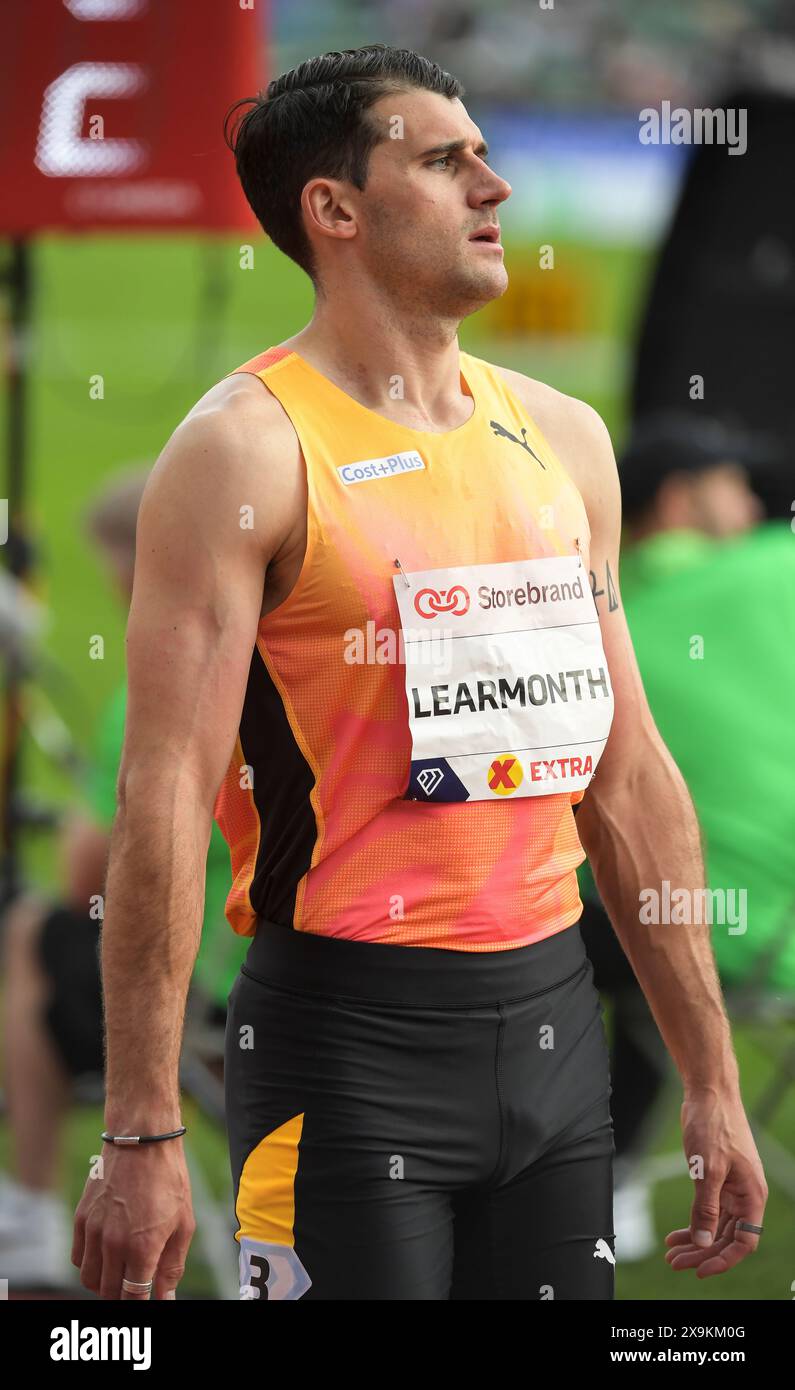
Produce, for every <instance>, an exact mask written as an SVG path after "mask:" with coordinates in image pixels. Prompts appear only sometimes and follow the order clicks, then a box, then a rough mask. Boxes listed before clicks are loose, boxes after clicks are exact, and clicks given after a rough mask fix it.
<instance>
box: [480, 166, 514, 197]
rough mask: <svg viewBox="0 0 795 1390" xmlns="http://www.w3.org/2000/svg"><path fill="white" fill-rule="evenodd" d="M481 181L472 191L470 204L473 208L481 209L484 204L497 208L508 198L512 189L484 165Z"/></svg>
mask: <svg viewBox="0 0 795 1390" xmlns="http://www.w3.org/2000/svg"><path fill="white" fill-rule="evenodd" d="M484 170H485V173H484V177H483V181H482V182H481V183H480V184H479V185H478V186H477V188H475V189H473V191H472V200H471V201H472V202H473V205H474V206H475V207H482V206H483V204H484V203H494V204H495V206H498V205H499V204H500V203H504V202H505V199H506V198H510V196H511V193H512V192H513V189H512V188H511V185H510V184H509V182H508V180H507V179H502V178H500V176H499V174H495V173H494V171H493V170H492V169H489V168H488V165H484Z"/></svg>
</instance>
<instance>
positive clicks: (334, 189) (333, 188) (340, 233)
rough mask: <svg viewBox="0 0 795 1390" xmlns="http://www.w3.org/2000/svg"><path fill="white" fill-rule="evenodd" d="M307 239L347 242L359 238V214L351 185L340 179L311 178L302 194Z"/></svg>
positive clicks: (302, 209)
mask: <svg viewBox="0 0 795 1390" xmlns="http://www.w3.org/2000/svg"><path fill="white" fill-rule="evenodd" d="M301 211H302V212H303V215H304V226H305V228H306V233H307V236H308V237H309V238H310V240H311V239H312V237H313V236H324V237H333V238H336V239H338V240H343V241H347V240H350V239H351V238H352V237H355V236H356V233H357V231H358V226H357V222H356V211H355V208H354V205H353V200H352V198H351V195H350V190H349V185H348V184H346V183H343V182H342V181H341V180H340V179H310V180H309V182H308V183H307V184H305V186H304V188H303V190H302V193H301Z"/></svg>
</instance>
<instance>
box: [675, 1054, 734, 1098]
mask: <svg viewBox="0 0 795 1390" xmlns="http://www.w3.org/2000/svg"><path fill="white" fill-rule="evenodd" d="M682 1088H683V1091H684V1098H685V1100H709V1099H710V1098H711V1099H717V1098H718V1097H721V1098H722V1099H723V1100H726V1099H732V1098H734V1097H737V1098H739V1096H740V1074H739V1070H738V1068H737V1062H736V1060H735V1059H732V1064H731V1065H726V1066H725V1067H723V1068H721V1070H720V1071H715V1072H704V1073H700V1072H692V1073H690V1072H689V1073H686V1074H684V1075H683V1076H682Z"/></svg>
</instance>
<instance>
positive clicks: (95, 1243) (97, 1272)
mask: <svg viewBox="0 0 795 1390" xmlns="http://www.w3.org/2000/svg"><path fill="white" fill-rule="evenodd" d="M101 1280H102V1228H101V1226H98V1227H94V1226H92V1225H91V1222H90V1221H86V1225H85V1240H84V1243H83V1257H82V1260H81V1261H80V1283H81V1284H82V1285H83V1288H84V1289H90V1291H91V1293H96V1294H98V1293H99V1286H100V1282H101Z"/></svg>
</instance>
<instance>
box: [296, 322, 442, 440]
mask: <svg viewBox="0 0 795 1390" xmlns="http://www.w3.org/2000/svg"><path fill="white" fill-rule="evenodd" d="M283 345H284V346H285V347H291V348H294V349H295V351H296V352H297V353H298V354H299V356H301V357H305V358H306V360H307V362H309V364H310V366H312V367H315V368H316V369H317V370H318V371H320V372H322V373H323V375H324V376H327V377H329V378H330V380H332V381H333V382H334V383H335V385H337V386H339V387H341V388H342V390H343V391H347V392H348V393H349V394H350V395H352V396H354V397H355V398H356V399H357V400H358V401H360V403H361V404H362V405H365V406H367V408H368V409H370V410H376V411H385V412H386V413H388V414H395V413H401V414H403V413H405V416H406V417H409V416H411V417H412V419H415V420H418V421H420V422H427V423H428V424H429V425H430V426H431V427H432V428H440V429H442V428H447V427H455V425H456V424H459V423H461V419H462V416H463V418H466V415H467V414H468V413H470V406H469V405H468V404H467V402H469V397H467V396H464V394H463V393H462V391H461V382H460V369H459V348H458V322H457V321H454V320H449V321H446V322H445V321H442V320H440V319H438V318H436V317H434V316H433V314H431V313H428V312H426V313H425V314H420V313H418V312H416V311H415V310H414V308H413V306H402V307H400V308H398V307H396V306H395V305H394V304H390V303H388V302H384V301H383V300H373V299H371V298H370V299H368V298H366V297H365V298H364V300H362V297H361V296H355V295H353V296H350V297H349V299H348V301H347V302H344V301H341V300H339V299H338V298H337V297H336V296H335V297H334V298H333V299H329V298H328V297H326V296H320V297H318V300H317V302H316V305H315V311H314V314H313V316H312V319H311V321H310V323H308V324H307V326H306V328H304V329H302V330H301V332H300V333H296V334H295V336H294V337H292V338H289V339H287V340H286V341H285V343H284V344H283ZM406 423H408V418H407V419H406Z"/></svg>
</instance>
